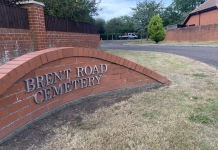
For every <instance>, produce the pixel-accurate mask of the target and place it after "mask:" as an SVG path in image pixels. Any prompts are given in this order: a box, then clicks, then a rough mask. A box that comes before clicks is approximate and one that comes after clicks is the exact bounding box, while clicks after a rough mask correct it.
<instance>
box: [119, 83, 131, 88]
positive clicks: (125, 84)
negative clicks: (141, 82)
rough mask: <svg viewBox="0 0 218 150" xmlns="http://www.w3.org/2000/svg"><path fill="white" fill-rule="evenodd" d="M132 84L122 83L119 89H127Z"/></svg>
mask: <svg viewBox="0 0 218 150" xmlns="http://www.w3.org/2000/svg"><path fill="white" fill-rule="evenodd" d="M133 86H134V83H133V82H130V83H124V84H121V85H120V88H128V87H133Z"/></svg>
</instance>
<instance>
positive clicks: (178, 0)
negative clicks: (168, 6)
mask: <svg viewBox="0 0 218 150" xmlns="http://www.w3.org/2000/svg"><path fill="white" fill-rule="evenodd" d="M205 1H206V0H185V1H184V0H173V5H175V9H176V10H177V11H178V13H180V14H184V13H190V12H191V11H193V10H194V9H195V8H197V7H198V6H199V5H200V4H202V3H204V2H205Z"/></svg>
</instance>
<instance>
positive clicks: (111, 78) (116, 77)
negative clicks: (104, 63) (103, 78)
mask: <svg viewBox="0 0 218 150" xmlns="http://www.w3.org/2000/svg"><path fill="white" fill-rule="evenodd" d="M107 78H108V80H109V81H110V80H116V79H120V74H116V75H109V76H108V77H107Z"/></svg>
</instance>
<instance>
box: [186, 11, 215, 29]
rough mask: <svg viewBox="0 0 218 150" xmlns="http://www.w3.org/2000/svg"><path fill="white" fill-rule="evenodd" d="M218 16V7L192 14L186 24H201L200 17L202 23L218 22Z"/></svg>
mask: <svg viewBox="0 0 218 150" xmlns="http://www.w3.org/2000/svg"><path fill="white" fill-rule="evenodd" d="M217 16H218V9H215V10H211V11H208V12H204V13H201V14H197V15H194V16H191V18H190V19H189V20H188V22H187V23H186V25H191V24H195V26H199V19H200V25H209V24H218V17H217Z"/></svg>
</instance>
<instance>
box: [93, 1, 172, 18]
mask: <svg viewBox="0 0 218 150" xmlns="http://www.w3.org/2000/svg"><path fill="white" fill-rule="evenodd" d="M140 1H143V0H102V1H101V3H100V8H102V10H101V11H99V16H97V18H102V19H105V20H106V21H108V20H110V19H112V18H114V17H119V16H123V15H131V14H132V9H131V8H134V7H135V6H136V3H137V2H140ZM156 1H158V2H159V1H160V0H156ZM171 1H172V0H165V1H163V3H164V4H165V5H169V4H170V3H171Z"/></svg>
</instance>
